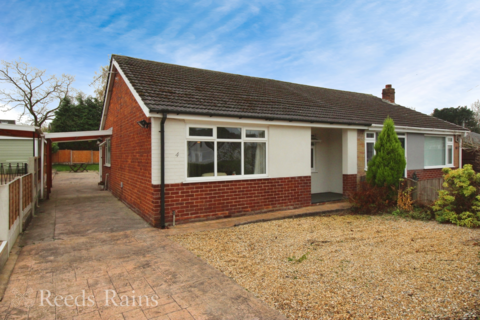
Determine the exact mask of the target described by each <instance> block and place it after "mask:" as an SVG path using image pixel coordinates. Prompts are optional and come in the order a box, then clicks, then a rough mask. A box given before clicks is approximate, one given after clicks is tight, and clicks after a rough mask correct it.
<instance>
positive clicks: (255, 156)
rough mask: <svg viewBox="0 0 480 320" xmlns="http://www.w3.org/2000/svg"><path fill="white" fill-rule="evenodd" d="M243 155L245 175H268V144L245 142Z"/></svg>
mask: <svg viewBox="0 0 480 320" xmlns="http://www.w3.org/2000/svg"><path fill="white" fill-rule="evenodd" d="M312 150H313V149H312ZM243 153H244V156H245V161H244V166H245V174H265V173H267V144H266V143H265V142H245V150H243Z"/></svg>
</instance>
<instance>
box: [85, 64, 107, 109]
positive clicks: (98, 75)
mask: <svg viewBox="0 0 480 320" xmlns="http://www.w3.org/2000/svg"><path fill="white" fill-rule="evenodd" d="M108 67H109V66H101V67H100V71H99V72H97V71H95V76H94V77H93V81H92V83H90V86H92V87H93V88H94V90H93V92H94V93H95V97H96V98H97V99H98V100H100V101H103V99H104V96H105V89H106V87H107V79H108Z"/></svg>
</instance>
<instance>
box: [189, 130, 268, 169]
mask: <svg viewBox="0 0 480 320" xmlns="http://www.w3.org/2000/svg"><path fill="white" fill-rule="evenodd" d="M187 154H188V159H187V178H200V177H211V178H212V177H213V178H215V177H219V178H220V179H222V178H221V177H227V176H230V177H233V176H254V175H266V174H267V133H266V130H265V129H250V128H242V127H220V126H219V127H196V126H189V127H188V136H187Z"/></svg>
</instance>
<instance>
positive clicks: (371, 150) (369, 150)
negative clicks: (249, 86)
mask: <svg viewBox="0 0 480 320" xmlns="http://www.w3.org/2000/svg"><path fill="white" fill-rule="evenodd" d="M374 146H375V144H374V143H373V142H367V166H368V163H369V162H370V160H372V158H373V155H374V148H373V147H374Z"/></svg>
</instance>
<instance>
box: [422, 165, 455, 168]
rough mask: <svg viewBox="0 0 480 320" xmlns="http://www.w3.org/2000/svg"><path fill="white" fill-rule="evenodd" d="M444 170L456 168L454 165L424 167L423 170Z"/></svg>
mask: <svg viewBox="0 0 480 320" xmlns="http://www.w3.org/2000/svg"><path fill="white" fill-rule="evenodd" d="M443 168H455V166H454V165H453V164H451V165H444V166H429V167H427V166H425V167H423V169H443Z"/></svg>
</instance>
